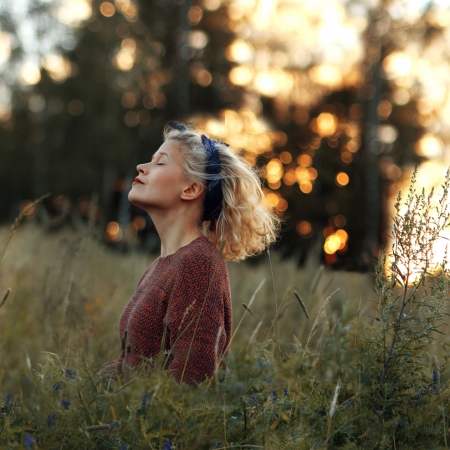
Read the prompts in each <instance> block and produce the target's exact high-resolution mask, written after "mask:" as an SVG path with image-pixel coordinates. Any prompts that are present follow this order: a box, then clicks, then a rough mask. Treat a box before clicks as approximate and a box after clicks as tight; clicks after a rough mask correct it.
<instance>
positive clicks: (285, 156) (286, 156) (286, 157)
mask: <svg viewBox="0 0 450 450" xmlns="http://www.w3.org/2000/svg"><path fill="white" fill-rule="evenodd" d="M280 161H281V162H282V163H283V164H289V163H290V162H291V161H292V155H291V154H290V153H289V152H281V154H280Z"/></svg>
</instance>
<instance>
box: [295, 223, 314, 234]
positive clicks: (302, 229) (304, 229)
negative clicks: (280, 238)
mask: <svg viewBox="0 0 450 450" xmlns="http://www.w3.org/2000/svg"><path fill="white" fill-rule="evenodd" d="M296 229H297V233H298V234H300V235H302V236H307V235H308V234H309V233H311V230H312V227H311V224H310V223H309V222H308V221H307V220H302V221H301V222H297V226H296Z"/></svg>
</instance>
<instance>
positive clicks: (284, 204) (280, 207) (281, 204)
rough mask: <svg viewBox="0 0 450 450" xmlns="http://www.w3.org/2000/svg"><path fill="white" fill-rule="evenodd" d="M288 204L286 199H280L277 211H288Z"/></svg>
mask: <svg viewBox="0 0 450 450" xmlns="http://www.w3.org/2000/svg"><path fill="white" fill-rule="evenodd" d="M288 206H289V205H288V202H287V200H286V199H284V198H280V200H279V201H278V205H277V209H278V210H279V211H286V210H287V209H288Z"/></svg>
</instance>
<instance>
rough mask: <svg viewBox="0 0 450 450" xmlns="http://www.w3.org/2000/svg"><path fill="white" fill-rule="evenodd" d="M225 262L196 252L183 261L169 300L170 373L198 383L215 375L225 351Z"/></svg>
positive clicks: (192, 382) (178, 377)
mask: <svg viewBox="0 0 450 450" xmlns="http://www.w3.org/2000/svg"><path fill="white" fill-rule="evenodd" d="M226 270H227V267H226V263H225V261H224V260H223V259H222V258H221V259H218V258H217V255H215V256H211V255H205V254H203V253H202V252H199V251H195V250H194V251H193V252H192V253H189V254H187V255H184V258H183V259H182V260H181V261H180V271H179V274H178V279H177V281H176V282H175V285H174V288H173V291H172V293H171V296H170V298H169V304H168V309H167V316H166V317H167V326H168V331H169V343H170V349H171V357H170V359H169V361H170V363H169V365H168V367H167V369H168V371H169V373H171V375H173V376H174V377H175V378H176V379H177V381H179V382H180V381H183V382H185V383H188V384H194V383H198V382H201V381H203V380H204V379H205V378H206V377H210V376H212V375H213V373H214V370H215V369H216V364H217V361H218V358H220V356H221V355H222V352H223V351H224V349H225V346H226V342H227V341H228V340H227V335H226V331H225V328H226V326H225V306H224V289H226V287H227V285H226V284H224V280H226V281H227V278H226V276H227V273H226Z"/></svg>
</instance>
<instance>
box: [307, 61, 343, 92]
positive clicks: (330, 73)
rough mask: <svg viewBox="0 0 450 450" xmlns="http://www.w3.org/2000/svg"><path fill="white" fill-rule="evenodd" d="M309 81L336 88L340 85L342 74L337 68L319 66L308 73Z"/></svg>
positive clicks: (325, 65) (326, 65) (327, 65)
mask: <svg viewBox="0 0 450 450" xmlns="http://www.w3.org/2000/svg"><path fill="white" fill-rule="evenodd" d="M309 75H310V77H311V79H312V80H313V81H314V82H316V83H318V84H322V85H323V86H326V87H329V88H338V87H339V86H340V85H341V84H342V73H341V71H340V70H339V68H338V67H336V66H332V65H331V64H321V65H319V66H315V67H313V68H312V69H311V70H310V71H309Z"/></svg>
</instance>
